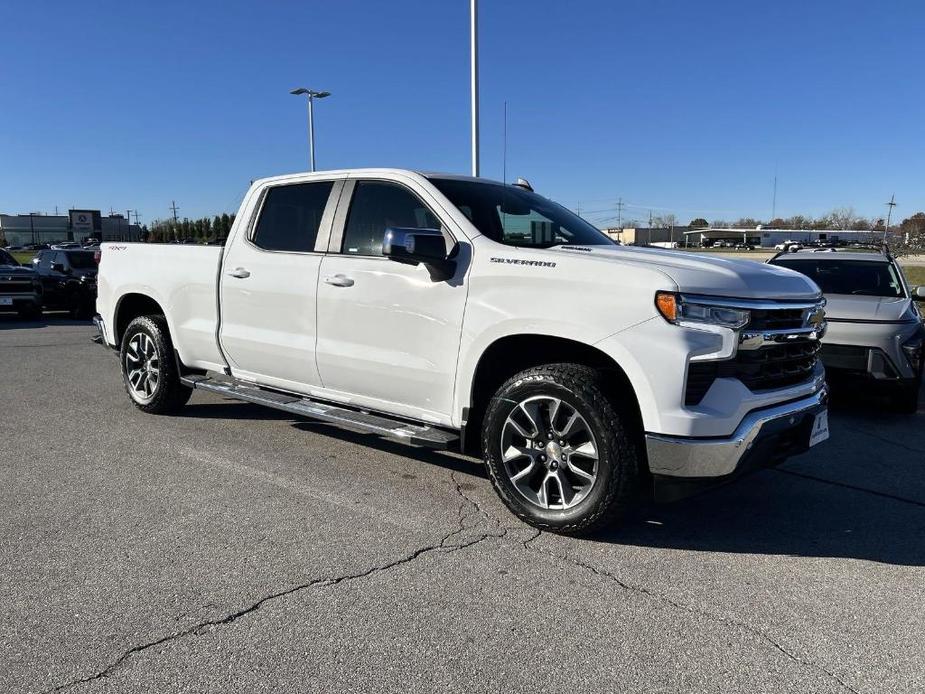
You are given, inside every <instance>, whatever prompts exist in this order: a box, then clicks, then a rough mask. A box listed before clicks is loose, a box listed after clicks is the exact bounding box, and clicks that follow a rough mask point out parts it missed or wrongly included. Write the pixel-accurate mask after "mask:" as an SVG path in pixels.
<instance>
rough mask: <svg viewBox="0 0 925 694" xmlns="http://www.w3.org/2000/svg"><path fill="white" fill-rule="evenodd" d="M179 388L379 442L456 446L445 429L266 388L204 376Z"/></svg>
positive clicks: (185, 379)
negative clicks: (309, 420) (331, 426)
mask: <svg viewBox="0 0 925 694" xmlns="http://www.w3.org/2000/svg"><path fill="white" fill-rule="evenodd" d="M180 381H181V382H182V383H183V385H185V386H188V387H190V388H199V389H200V390H207V391H209V392H211V393H218V394H219V395H224V396H225V397H228V398H234V399H235V400H243V401H245V402H252V403H254V404H257V405H264V406H266V407H272V408H274V409H277V410H283V411H284V412H290V413H291V414H295V415H300V416H303V417H310V418H312V419H318V420H320V421H322V422H330V423H331V424H339V425H341V426H344V427H347V428H350V429H358V430H360V431H362V432H366V433H370V434H378V435H379V436H382V437H383V438H387V439H392V440H394V441H401V442H402V443H410V444H415V445H418V446H426V447H428V448H439V449H448V448H452V447H454V446H458V445H459V435H458V434H456V433H455V432H452V431H447V430H445V429H438V428H436V427H433V426H429V425H427V424H416V423H412V422H406V421H403V420H401V419H391V418H389V417H387V416H385V415H379V414H370V413H369V412H361V411H359V410H352V409H350V408H348V407H341V406H339V405H330V404H327V403H322V402H318V401H317V400H311V399H309V398H304V397H301V396H298V395H290V394H288V393H281V392H279V391H276V390H270V389H268V388H261V387H259V386H255V385H252V384H249V383H248V384H244V383H241V382H240V381H223V380H218V379H215V378H210V377H208V376H184V377H182V378H181V379H180Z"/></svg>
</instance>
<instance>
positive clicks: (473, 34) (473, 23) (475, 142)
mask: <svg viewBox="0 0 925 694" xmlns="http://www.w3.org/2000/svg"><path fill="white" fill-rule="evenodd" d="M469 48H470V64H469V71H470V75H469V78H470V88H471V91H472V175H473V176H478V175H479V0H469Z"/></svg>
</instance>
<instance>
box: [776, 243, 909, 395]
mask: <svg viewBox="0 0 925 694" xmlns="http://www.w3.org/2000/svg"><path fill="white" fill-rule="evenodd" d="M768 262H769V263H771V264H772V265H777V266H780V267H785V268H788V269H790V270H796V271H797V272H800V273H802V274H804V275H806V276H807V277H809V278H810V279H811V280H812V281H813V282H815V283H816V284H818V285H819V287H820V288H821V289H822V292H823V294H824V295H825V298H826V300H827V302H828V303H827V304H826V308H825V312H826V319H827V320H828V323H829V330H828V332H827V334H826V335H825V338H824V339H823V341H822V351H821V356H822V361H823V363H824V364H825V367H826V372H827V374H828V375H829V377H830V379H838V380H844V379H851V380H853V381H855V382H857V381H858V380H861V381H862V382H864V383H865V384H866V387H875V388H878V389H880V390H882V391H886V392H889V393H891V394H892V395H893V396H894V398H895V400H894V401H895V402H896V403H897V406H898V407H899V408H900V409H901V410H902V411H905V412H915V411H916V410H917V408H918V401H919V391H920V390H921V385H922V367H923V338H925V327H923V323H922V311H921V309H920V308H919V307H918V306H917V305H916V302H915V300H916V299H918V300H921V299H923V298H925V287H918V288H917V289H915V290H913V289H912V288H911V287H910V286H909V284H908V283H907V282H906V279H905V276H904V275H903V271H902V268H901V267H900V266H899V264H898V263H897V262H896V260H895V259H894V258H893V257H892V256H891V255H890V254H889V252H887V251H886V250H884V251H882V252H877V251H873V252H855V251H840V250H836V249H831V248H830V249H824V250H804V251H800V252H798V253H787V254H783V253H782V254H779V255H777V256H775V257H774V258H772V259H771V260H769V261H768Z"/></svg>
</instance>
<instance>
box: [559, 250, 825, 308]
mask: <svg viewBox="0 0 925 694" xmlns="http://www.w3.org/2000/svg"><path fill="white" fill-rule="evenodd" d="M550 250H553V251H558V252H561V253H567V254H568V255H570V256H575V255H581V256H583V257H588V258H597V259H601V260H607V261H611V262H615V263H632V264H634V265H646V266H649V267H651V268H652V269H655V270H658V271H660V272H662V273H664V274H665V275H667V276H668V277H669V278H670V279H671V280H672V281H673V282H674V283H675V284H677V285H678V289H679V290H680V291H682V292H687V293H689V294H707V295H712V296H725V297H733V298H743V299H751V298H757V299H802V300H805V299H816V298H819V297H820V296H822V293H821V292H820V291H819V287H817V286H816V284H815V282H813V281H812V280H810V279H809V278H808V277H806V276H805V275H803V274H800V273H799V272H795V271H794V270H788V269H786V268H782V267H778V266H775V265H767V264H765V263H761V262H756V261H754V260H730V259H727V258H714V257H711V256H708V255H703V254H700V253H691V252H688V251H671V250H662V249H656V248H638V247H630V246H613V247H611V246H585V247H578V246H556V247H554V248H552V249H550Z"/></svg>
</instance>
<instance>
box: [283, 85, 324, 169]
mask: <svg viewBox="0 0 925 694" xmlns="http://www.w3.org/2000/svg"><path fill="white" fill-rule="evenodd" d="M289 93H290V94H295V95H296V96H299V95H301V94H304V95H305V96H307V97H308V163H309V166H310V167H311V169H310V170H311V171H314V170H315V109H314V101H315V99H323V98H324V97H326V96H331V92H317V91H315V90H314V89H306V88H305V87H298V88H297V89H293V90H292V91H290V92H289Z"/></svg>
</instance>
